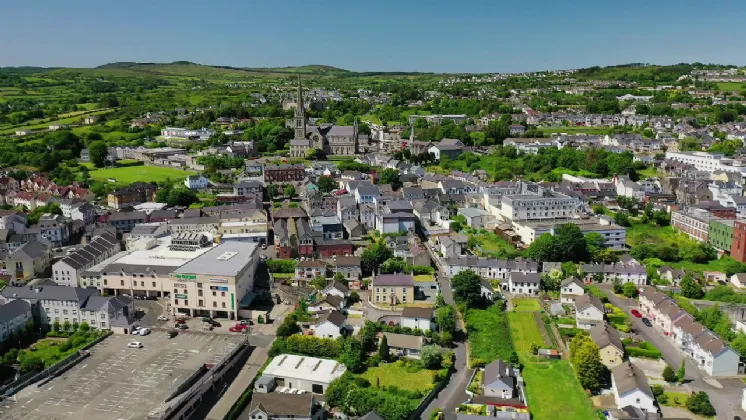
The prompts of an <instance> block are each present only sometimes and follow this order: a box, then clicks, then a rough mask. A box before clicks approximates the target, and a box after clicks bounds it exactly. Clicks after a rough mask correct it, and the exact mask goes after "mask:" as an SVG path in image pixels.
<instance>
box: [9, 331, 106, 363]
mask: <svg viewBox="0 0 746 420" xmlns="http://www.w3.org/2000/svg"><path fill="white" fill-rule="evenodd" d="M78 334H80V333H78ZM99 336H100V335H99V333H97V332H91V333H89V334H88V335H87V336H82V337H77V336H76V337H75V341H73V342H74V343H76V344H78V345H77V346H74V347H71V348H70V349H68V350H66V351H60V346H61V345H62V344H63V343H64V342H65V341H68V340H71V339H48V338H47V339H42V340H39V341H37V342H36V343H34V344H33V347H34V348H35V349H36V351H31V350H28V349H27V350H22V351H21V354H19V358H23V357H24V355H29V356H31V355H33V356H34V357H39V358H40V359H41V360H42V361H43V362H44V366H46V367H50V366H53V365H55V364H57V363H58V362H60V361H61V360H64V359H65V358H66V357H68V356H70V355H71V354H73V353H75V352H76V351H78V350H79V349H81V348H83V347H85V346H86V345H88V344H89V343H91V342H92V341H94V340H95V339H96V338H98V337H99ZM86 337H87V338H86Z"/></svg>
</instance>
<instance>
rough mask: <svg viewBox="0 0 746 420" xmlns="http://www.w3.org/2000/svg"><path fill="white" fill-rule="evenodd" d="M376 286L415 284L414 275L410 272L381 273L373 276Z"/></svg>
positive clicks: (373, 283) (374, 285)
mask: <svg viewBox="0 0 746 420" xmlns="http://www.w3.org/2000/svg"><path fill="white" fill-rule="evenodd" d="M372 285H373V287H376V286H414V277H412V276H411V275H409V274H380V275H378V276H375V277H374V278H373V282H372Z"/></svg>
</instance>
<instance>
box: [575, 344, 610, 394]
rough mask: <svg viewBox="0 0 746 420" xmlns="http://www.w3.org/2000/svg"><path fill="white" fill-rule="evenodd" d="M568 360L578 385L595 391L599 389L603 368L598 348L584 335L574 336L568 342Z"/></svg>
mask: <svg viewBox="0 0 746 420" xmlns="http://www.w3.org/2000/svg"><path fill="white" fill-rule="evenodd" d="M570 360H571V362H572V365H573V367H574V368H575V373H576V374H577V376H578V380H579V381H580V385H581V386H583V388H585V389H589V390H591V391H596V390H598V389H600V388H601V379H602V376H603V374H604V366H603V364H602V363H601V357H600V355H599V351H598V346H597V345H596V343H594V342H593V340H591V339H590V337H588V336H587V335H585V334H580V335H576V336H575V337H574V338H573V339H572V341H571V342H570Z"/></svg>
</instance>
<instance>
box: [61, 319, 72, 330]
mask: <svg viewBox="0 0 746 420" xmlns="http://www.w3.org/2000/svg"><path fill="white" fill-rule="evenodd" d="M70 327H71V324H70V321H65V322H64V323H63V324H62V330H63V331H70Z"/></svg>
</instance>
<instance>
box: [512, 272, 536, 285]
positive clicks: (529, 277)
mask: <svg viewBox="0 0 746 420" xmlns="http://www.w3.org/2000/svg"><path fill="white" fill-rule="evenodd" d="M510 281H512V282H514V283H533V284H539V282H541V277H539V273H519V272H512V273H510Z"/></svg>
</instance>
